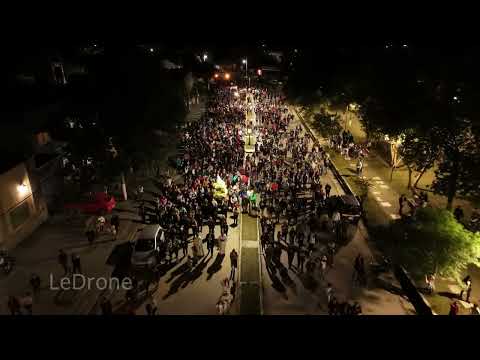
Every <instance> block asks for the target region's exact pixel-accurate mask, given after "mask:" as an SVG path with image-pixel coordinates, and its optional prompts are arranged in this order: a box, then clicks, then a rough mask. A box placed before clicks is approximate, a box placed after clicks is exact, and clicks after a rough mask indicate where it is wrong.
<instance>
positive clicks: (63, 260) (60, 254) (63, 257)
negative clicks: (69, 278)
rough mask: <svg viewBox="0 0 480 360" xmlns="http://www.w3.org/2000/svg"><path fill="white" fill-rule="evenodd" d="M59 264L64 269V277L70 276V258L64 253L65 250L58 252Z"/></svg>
mask: <svg viewBox="0 0 480 360" xmlns="http://www.w3.org/2000/svg"><path fill="white" fill-rule="evenodd" d="M58 263H59V264H60V265H61V266H62V268H63V271H64V274H63V275H67V274H68V270H69V269H68V256H67V254H66V253H65V251H63V249H60V250H59V252H58Z"/></svg>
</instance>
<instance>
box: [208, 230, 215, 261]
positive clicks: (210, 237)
mask: <svg viewBox="0 0 480 360" xmlns="http://www.w3.org/2000/svg"><path fill="white" fill-rule="evenodd" d="M214 247H215V238H214V237H213V235H212V234H208V235H207V250H208V253H207V255H210V254H211V255H212V256H213V248H214Z"/></svg>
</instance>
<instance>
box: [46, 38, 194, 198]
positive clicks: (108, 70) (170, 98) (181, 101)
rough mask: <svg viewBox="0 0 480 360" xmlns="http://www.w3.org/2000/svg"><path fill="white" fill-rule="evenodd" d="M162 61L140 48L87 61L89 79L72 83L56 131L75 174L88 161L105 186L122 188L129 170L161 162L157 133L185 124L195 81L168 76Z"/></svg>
mask: <svg viewBox="0 0 480 360" xmlns="http://www.w3.org/2000/svg"><path fill="white" fill-rule="evenodd" d="M160 60H161V59H159V58H158V57H155V56H149V54H147V53H145V52H144V51H141V49H138V48H131V49H122V48H120V47H112V48H109V47H105V51H104V53H103V54H102V55H96V56H94V57H92V58H90V59H89V66H88V73H87V75H86V76H84V77H83V78H79V79H77V80H76V81H75V82H71V83H69V88H68V89H67V90H68V92H69V93H68V98H69V99H70V101H66V102H65V103H64V109H63V111H62V112H61V114H60V115H59V116H58V117H57V118H56V119H54V121H53V123H52V130H53V133H54V136H55V137H56V138H61V139H64V140H66V141H67V142H68V144H69V155H70V159H71V161H72V162H73V163H74V164H75V165H76V168H77V169H78V168H80V169H81V168H83V165H84V164H85V160H86V159H89V162H91V163H92V164H93V165H94V167H95V168H96V170H97V173H98V175H99V177H100V179H101V181H103V182H105V183H106V182H109V181H111V180H112V179H113V178H121V179H122V183H123V184H124V183H125V172H126V171H127V170H128V169H131V168H132V169H139V168H141V167H151V166H152V164H153V163H154V162H156V160H157V159H159V158H161V157H162V156H161V152H162V150H163V145H164V144H162V143H161V139H160V137H159V136H157V135H156V134H155V130H162V131H164V132H174V129H175V127H176V126H177V125H178V124H179V123H181V122H182V121H183V119H184V118H185V115H186V112H187V111H188V100H189V97H190V96H191V94H192V90H193V77H192V74H191V72H190V71H189V70H190V69H189V68H188V67H187V68H185V67H184V68H182V69H178V70H166V69H164V68H162V66H161V61H160ZM187 63H188V62H187ZM124 193H125V196H126V191H125V187H124Z"/></svg>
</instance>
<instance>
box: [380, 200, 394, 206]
mask: <svg viewBox="0 0 480 360" xmlns="http://www.w3.org/2000/svg"><path fill="white" fill-rule="evenodd" d="M381 205H382V206H383V207H392V204H390V203H389V202H388V201H384V202H381Z"/></svg>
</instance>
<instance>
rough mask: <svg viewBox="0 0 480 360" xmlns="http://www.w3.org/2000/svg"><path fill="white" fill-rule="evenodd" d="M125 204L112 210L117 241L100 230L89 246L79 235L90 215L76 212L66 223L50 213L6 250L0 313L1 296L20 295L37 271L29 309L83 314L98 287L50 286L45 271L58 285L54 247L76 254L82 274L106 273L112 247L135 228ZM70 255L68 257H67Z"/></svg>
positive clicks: (0, 282) (60, 272)
mask: <svg viewBox="0 0 480 360" xmlns="http://www.w3.org/2000/svg"><path fill="white" fill-rule="evenodd" d="M130 206H131V203H130V202H127V203H119V204H118V208H117V209H116V212H117V213H119V214H120V215H119V216H120V232H119V234H118V239H117V241H112V240H113V238H112V236H111V235H109V234H105V235H101V236H100V237H99V238H97V239H96V241H95V242H94V244H93V245H89V243H88V242H87V239H86V237H85V222H86V221H92V218H91V217H84V216H81V217H79V218H76V219H75V220H74V221H72V222H68V223H67V221H66V219H65V218H64V217H53V218H50V220H49V222H47V223H45V224H43V225H42V226H41V227H40V228H39V229H37V231H36V232H35V233H34V234H32V236H30V237H29V238H28V239H26V240H25V241H24V242H22V243H21V244H20V245H19V246H18V247H17V248H15V249H14V250H13V251H12V252H11V254H12V255H13V256H14V257H15V258H16V262H17V263H16V266H15V268H14V270H13V272H12V273H10V274H9V275H8V276H5V275H4V274H2V275H1V278H0V298H1V302H0V314H7V313H8V309H7V307H6V303H7V297H8V296H9V295H16V296H20V297H21V296H23V295H24V294H25V292H26V291H31V287H30V283H29V280H30V276H31V275H32V274H33V273H36V274H37V275H39V277H40V278H41V280H42V284H41V288H40V290H39V291H38V293H37V294H34V307H33V312H34V314H45V315H53V314H56V315H72V314H88V313H89V312H90V311H91V309H92V308H93V307H94V306H95V304H96V303H97V300H98V297H99V296H100V295H101V293H102V292H101V291H100V290H98V289H94V290H91V291H87V290H86V289H85V290H81V291H80V290H70V291H62V290H51V289H50V276H53V279H54V281H53V284H54V286H55V287H58V285H59V284H58V281H59V279H60V278H61V277H62V276H63V269H62V268H61V266H60V264H59V263H58V260H57V257H58V251H59V250H60V249H64V250H65V252H66V253H67V254H68V255H70V254H72V253H75V254H79V255H80V258H81V264H82V270H83V274H84V275H85V276H88V277H95V278H98V277H105V276H106V277H108V276H110V274H111V273H112V271H113V270H114V266H112V265H110V264H107V260H108V259H109V257H110V255H111V254H112V252H113V251H114V250H115V249H116V248H117V247H121V246H122V244H125V243H128V241H129V240H131V239H132V237H133V236H134V235H135V233H136V224H135V223H134V222H133V221H132V220H137V216H136V215H132V214H130V213H128V211H130ZM69 260H70V259H69Z"/></svg>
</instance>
